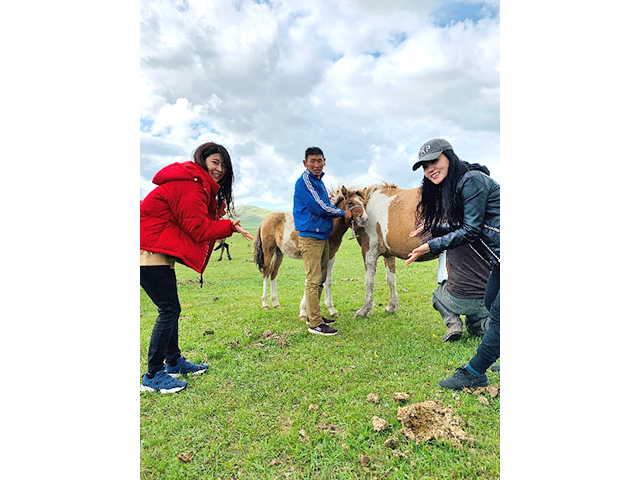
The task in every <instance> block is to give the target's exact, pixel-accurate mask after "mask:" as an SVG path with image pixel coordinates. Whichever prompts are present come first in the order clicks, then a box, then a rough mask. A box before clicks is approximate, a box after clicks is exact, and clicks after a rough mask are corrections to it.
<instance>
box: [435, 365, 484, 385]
mask: <svg viewBox="0 0 640 480" xmlns="http://www.w3.org/2000/svg"><path fill="white" fill-rule="evenodd" d="M438 385H440V386H441V387H443V388H450V389H452V390H462V389H463V388H465V387H466V388H476V387H488V386H489V380H487V376H486V375H485V374H484V373H481V374H480V375H476V374H474V373H471V372H470V371H469V370H468V369H467V367H466V365H465V366H464V367H460V368H456V371H455V373H454V374H453V375H452V376H450V377H449V378H445V379H444V380H440V381H439V382H438Z"/></svg>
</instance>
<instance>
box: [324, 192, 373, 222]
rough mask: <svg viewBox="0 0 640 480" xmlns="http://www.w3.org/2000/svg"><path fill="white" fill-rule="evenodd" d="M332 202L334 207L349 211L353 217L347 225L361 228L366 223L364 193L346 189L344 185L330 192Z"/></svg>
mask: <svg viewBox="0 0 640 480" xmlns="http://www.w3.org/2000/svg"><path fill="white" fill-rule="evenodd" d="M331 197H332V201H331V203H333V204H334V205H335V206H336V207H338V208H341V209H342V210H350V211H351V214H352V215H353V217H352V218H351V220H348V221H347V223H350V224H351V225H356V226H358V227H362V226H363V225H364V222H366V221H367V218H368V217H367V212H366V210H365V208H366V206H367V201H366V199H365V196H364V193H363V192H362V191H361V190H357V189H348V188H347V187H345V186H344V185H343V186H342V188H339V189H338V190H335V191H334V192H332V195H331Z"/></svg>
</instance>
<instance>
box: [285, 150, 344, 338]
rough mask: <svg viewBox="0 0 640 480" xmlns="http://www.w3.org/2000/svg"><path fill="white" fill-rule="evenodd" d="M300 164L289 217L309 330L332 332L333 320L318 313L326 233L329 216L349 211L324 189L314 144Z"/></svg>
mask: <svg viewBox="0 0 640 480" xmlns="http://www.w3.org/2000/svg"><path fill="white" fill-rule="evenodd" d="M302 164H303V165H304V166H305V167H306V170H305V171H304V173H303V174H302V176H301V177H300V178H299V179H298V180H297V181H296V187H295V191H294V193H293V219H294V222H295V226H296V230H297V231H298V234H299V235H300V251H301V252H302V260H303V262H304V272H305V284H304V295H305V299H306V303H307V315H308V323H309V333H314V334H316V335H335V334H336V333H338V330H336V329H335V328H333V327H331V326H329V325H327V323H332V322H334V321H335V320H333V319H326V318H324V317H322V315H320V295H321V294H322V286H323V285H324V281H325V279H326V278H327V265H328V263H329V242H328V241H327V240H328V239H329V235H330V234H331V231H332V230H333V219H334V218H336V217H345V219H347V220H349V219H350V218H351V212H350V211H348V210H347V211H345V210H341V209H340V208H337V207H334V206H333V205H331V201H330V200H329V195H328V194H327V189H326V188H325V187H324V183H322V177H323V176H324V173H323V172H322V170H323V169H324V166H325V158H324V153H322V150H320V149H319V148H318V147H309V148H307V150H306V151H305V152H304V161H303V162H302Z"/></svg>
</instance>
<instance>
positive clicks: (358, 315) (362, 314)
mask: <svg viewBox="0 0 640 480" xmlns="http://www.w3.org/2000/svg"><path fill="white" fill-rule="evenodd" d="M369 313H370V312H368V311H367V310H362V309H361V310H358V311H357V312H356V314H355V315H354V316H353V318H366V317H368V316H369Z"/></svg>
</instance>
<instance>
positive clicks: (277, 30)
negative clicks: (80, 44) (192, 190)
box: [140, 0, 500, 210]
mask: <svg viewBox="0 0 640 480" xmlns="http://www.w3.org/2000/svg"><path fill="white" fill-rule="evenodd" d="M140 82H141V85H140V198H144V196H145V195H146V194H147V193H148V192H149V191H151V190H152V189H153V187H154V185H153V183H152V182H151V180H152V178H153V176H154V175H155V173H156V172H157V171H158V170H159V169H160V168H162V167H163V166H165V165H168V164H170V163H173V162H176V161H186V160H189V159H190V158H191V155H192V153H193V151H194V150H195V148H196V147H197V146H198V145H200V144H202V143H204V142H208V141H214V142H217V143H220V144H222V145H224V146H225V147H227V149H228V150H229V152H230V154H231V158H232V162H233V168H234V175H235V183H234V187H233V191H234V200H235V204H236V205H255V206H259V207H262V208H267V209H269V210H290V209H291V207H292V203H293V187H294V184H295V181H296V179H297V178H298V177H299V176H300V175H301V174H302V172H303V170H304V166H303V164H302V161H303V159H304V151H305V149H306V148H307V147H310V146H318V147H320V148H321V149H322V150H323V151H324V154H325V158H326V160H327V163H326V166H325V170H324V171H325V176H324V179H323V180H324V182H325V185H327V187H328V188H331V187H337V186H339V185H343V184H344V185H348V186H366V185H370V184H373V183H379V182H380V181H381V180H384V181H387V182H391V183H396V184H397V185H398V186H400V187H401V188H413V187H416V186H418V185H419V184H420V181H421V179H422V176H421V175H422V173H421V170H418V171H416V172H414V171H412V170H411V166H412V165H413V163H414V162H415V161H416V159H417V152H418V150H419V148H420V146H421V145H422V144H423V143H424V142H426V141H427V140H429V139H431V138H436V137H441V138H446V139H447V140H449V142H451V144H452V145H453V147H454V150H455V151H456V153H457V154H458V156H459V157H460V158H461V159H463V160H466V161H469V162H476V163H482V164H484V165H486V166H487V167H489V169H490V171H491V173H492V176H493V177H494V178H496V179H497V180H498V181H500V13H499V2H498V1H491V0H490V1H485V2H482V1H446V2H445V1H441V0H398V1H395V2H388V1H382V0H352V1H332V0H329V1H327V0H307V1H304V2H291V1H279V0H265V1H250V0H236V1H233V0H216V1H213V2H212V1H210V0H205V1H202V0H171V1H148V0H143V1H141V2H140Z"/></svg>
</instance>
